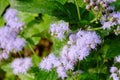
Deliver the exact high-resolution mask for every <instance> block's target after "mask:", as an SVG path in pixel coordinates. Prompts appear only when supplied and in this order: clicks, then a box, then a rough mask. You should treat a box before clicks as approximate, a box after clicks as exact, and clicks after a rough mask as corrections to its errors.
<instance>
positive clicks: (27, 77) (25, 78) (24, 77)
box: [18, 74, 35, 80]
mask: <svg viewBox="0 0 120 80" xmlns="http://www.w3.org/2000/svg"><path fill="white" fill-rule="evenodd" d="M18 77H19V78H20V80H35V79H34V75H33V74H19V75H18Z"/></svg>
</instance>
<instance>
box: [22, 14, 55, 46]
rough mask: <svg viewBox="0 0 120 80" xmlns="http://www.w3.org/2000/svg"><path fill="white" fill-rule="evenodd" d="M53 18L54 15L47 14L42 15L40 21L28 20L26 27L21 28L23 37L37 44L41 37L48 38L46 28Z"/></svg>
mask: <svg viewBox="0 0 120 80" xmlns="http://www.w3.org/2000/svg"><path fill="white" fill-rule="evenodd" d="M53 20H54V17H50V16H48V15H43V16H42V21H39V23H38V21H37V22H36V20H33V21H32V22H29V24H28V25H27V27H26V28H24V30H23V34H22V35H23V36H24V38H25V39H27V40H28V41H30V42H31V43H32V44H37V43H38V42H39V40H40V38H41V37H43V38H45V37H47V38H49V37H50V36H49V35H48V33H47V32H48V29H49V26H50V24H51V23H52V21H53Z"/></svg>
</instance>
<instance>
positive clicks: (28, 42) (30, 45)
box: [28, 42, 35, 54]
mask: <svg viewBox="0 0 120 80" xmlns="http://www.w3.org/2000/svg"><path fill="white" fill-rule="evenodd" d="M28 46H29V48H30V49H31V51H32V53H33V54H35V51H34V50H33V48H32V46H31V45H30V43H29V42H28Z"/></svg>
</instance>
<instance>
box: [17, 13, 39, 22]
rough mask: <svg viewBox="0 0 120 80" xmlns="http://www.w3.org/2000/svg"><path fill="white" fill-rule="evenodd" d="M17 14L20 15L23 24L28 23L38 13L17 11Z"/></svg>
mask: <svg viewBox="0 0 120 80" xmlns="http://www.w3.org/2000/svg"><path fill="white" fill-rule="evenodd" d="M18 16H19V17H20V19H21V21H22V22H24V23H25V24H28V23H29V22H31V21H32V20H34V19H35V17H37V16H38V15H37V14H31V13H27V12H20V11H19V13H18Z"/></svg>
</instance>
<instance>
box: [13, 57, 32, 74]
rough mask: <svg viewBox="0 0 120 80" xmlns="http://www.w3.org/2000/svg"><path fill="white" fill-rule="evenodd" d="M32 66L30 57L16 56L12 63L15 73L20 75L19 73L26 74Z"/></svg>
mask: <svg viewBox="0 0 120 80" xmlns="http://www.w3.org/2000/svg"><path fill="white" fill-rule="evenodd" d="M31 66H32V60H31V58H29V57H26V58H16V59H15V60H14V61H13V62H12V64H11V67H12V69H13V73H14V74H16V75H18V74H19V73H22V74H26V73H27V71H28V70H29V68H30V67H31Z"/></svg>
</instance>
